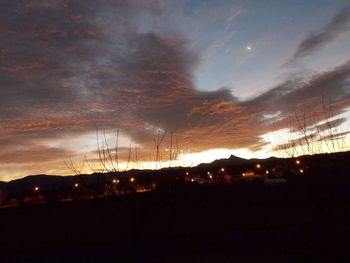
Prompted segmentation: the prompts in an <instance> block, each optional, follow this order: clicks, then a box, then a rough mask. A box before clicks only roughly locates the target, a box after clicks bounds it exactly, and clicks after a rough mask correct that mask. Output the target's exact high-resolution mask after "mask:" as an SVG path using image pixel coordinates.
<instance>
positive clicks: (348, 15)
mask: <svg viewBox="0 0 350 263" xmlns="http://www.w3.org/2000/svg"><path fill="white" fill-rule="evenodd" d="M349 30H350V5H347V6H345V7H343V8H342V9H341V10H339V11H338V13H337V14H336V15H335V16H334V17H333V19H332V20H331V21H330V22H329V23H328V24H327V25H325V26H324V27H323V28H322V29H320V30H319V31H317V32H314V33H312V34H310V35H309V36H308V37H306V38H305V39H304V40H303V41H302V42H301V43H300V44H299V45H298V47H297V48H296V50H295V51H294V54H293V55H292V57H291V58H290V59H289V60H288V61H287V62H286V63H285V64H284V66H288V65H292V64H293V63H294V62H296V61H297V60H298V59H300V58H303V57H306V56H309V55H311V54H313V53H315V52H316V51H318V50H320V49H321V48H323V47H324V46H326V45H327V44H329V43H330V42H332V41H334V40H336V39H337V38H338V37H339V36H341V35H342V34H344V33H346V32H348V31H349Z"/></svg>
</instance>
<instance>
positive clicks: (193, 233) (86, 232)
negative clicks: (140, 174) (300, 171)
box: [0, 175, 350, 262]
mask: <svg viewBox="0 0 350 263" xmlns="http://www.w3.org/2000/svg"><path fill="white" fill-rule="evenodd" d="M343 176H344V175H343ZM337 180H339V181H337ZM340 180H342V181H340ZM331 182H333V183H329V181H327V180H325V181H324V180H318V181H315V180H314V178H313V177H305V178H300V179H298V180H296V181H293V182H289V183H288V184H282V185H265V184H263V183H261V182H241V183H236V184H232V185H209V186H205V187H203V186H199V185H187V186H181V187H171V188H168V189H165V190H158V191H155V192H148V193H142V194H132V195H124V196H115V197H111V198H109V199H101V200H86V201H76V202H71V203H60V204H46V205H36V206H24V207H14V208H8V209H2V210H0V220H1V232H0V237H1V238H0V262H130V261H132V262H257V261H258V262H350V209H349V207H350V198H349V191H348V189H350V188H349V187H350V184H349V180H343V179H341V178H335V179H332V181H331ZM335 182H336V183H335Z"/></svg>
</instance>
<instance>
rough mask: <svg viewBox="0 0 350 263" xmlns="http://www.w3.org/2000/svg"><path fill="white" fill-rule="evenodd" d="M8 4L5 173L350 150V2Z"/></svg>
mask: <svg viewBox="0 0 350 263" xmlns="http://www.w3.org/2000/svg"><path fill="white" fill-rule="evenodd" d="M0 7H1V8H0V180H4V181H8V180H12V179H16V178H20V177H23V176H26V175H30V174H43V173H45V174H59V175H67V174H72V173H74V172H76V170H81V171H80V172H85V173H89V172H92V171H97V170H110V169H116V168H118V170H119V169H122V170H125V169H131V168H140V169H147V168H152V169H154V168H160V167H166V166H176V165H182V166H193V165H196V164H199V163H201V162H210V161H213V160H215V159H218V158H227V157H229V156H230V155H231V154H234V155H237V156H240V157H244V158H253V157H260V158H264V157H268V156H271V155H281V156H284V157H286V156H285V155H291V154H292V153H290V151H287V150H286V149H287V148H288V145H289V146H290V145H293V147H294V148H295V149H297V146H296V145H298V147H299V149H298V150H295V152H294V153H293V154H302V153H305V152H306V151H307V149H306V147H305V143H304V142H303V139H302V138H301V137H300V136H301V134H302V133H304V134H306V133H307V137H308V138H311V139H312V140H315V141H317V142H316V144H315V145H314V146H313V147H314V148H318V149H313V150H312V149H311V150H310V149H308V152H307V153H318V152H320V151H322V152H331V151H342V150H349V149H350V148H349V147H350V137H349V134H348V131H349V127H350V126H349V123H350V121H349V116H350V113H349V112H350V5H349V2H348V1H347V0H308V1H305V0H279V1H277V0H230V1H229V0H217V1H209V0H176V1H173V0H46V1H41V0H17V1H13V0H0ZM313 134H314V135H313ZM315 134H316V135H315ZM316 136H318V137H317V138H319V139H315V138H316ZM305 137H306V136H305ZM322 138H323V139H324V138H326V139H325V141H327V138H336V141H335V142H336V147H334V143H333V141H332V144H333V146H332V147H333V148H332V147H331V146H329V145H330V143H326V144H325V145H322V143H320V141H322V140H321V139H322ZM304 139H305V138H304ZM291 142H292V144H291ZM340 142H341V143H340ZM303 144H304V146H303ZM116 146H117V147H116ZM157 146H158V148H159V154H158V155H157ZM107 148H109V149H110V150H109V151H107ZM116 148H117V149H118V150H115V149H116ZM281 151H282V153H281ZM109 155H111V156H110V157H111V158H110V157H109ZM101 156H102V157H101ZM101 159H102V161H101ZM107 159H110V161H107ZM175 159H176V160H175ZM83 164H84V165H83ZM72 168H75V169H72ZM74 170H75V171H74Z"/></svg>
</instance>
